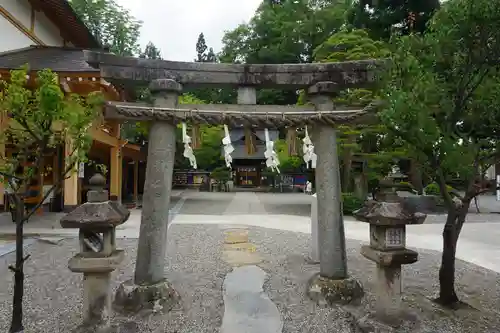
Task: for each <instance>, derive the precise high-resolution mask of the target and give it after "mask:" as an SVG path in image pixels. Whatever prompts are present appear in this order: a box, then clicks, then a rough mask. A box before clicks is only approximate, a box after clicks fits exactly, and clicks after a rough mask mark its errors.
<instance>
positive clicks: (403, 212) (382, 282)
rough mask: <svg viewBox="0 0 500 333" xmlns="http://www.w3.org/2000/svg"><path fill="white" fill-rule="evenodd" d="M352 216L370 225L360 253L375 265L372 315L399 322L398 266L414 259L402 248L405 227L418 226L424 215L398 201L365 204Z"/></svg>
mask: <svg viewBox="0 0 500 333" xmlns="http://www.w3.org/2000/svg"><path fill="white" fill-rule="evenodd" d="M354 217H356V219H358V220H360V221H362V222H368V223H369V224H370V245H364V246H362V247H361V254H362V255H363V256H364V257H366V258H367V259H369V260H372V261H374V262H375V263H376V264H377V276H376V280H377V286H376V291H375V294H376V297H377V304H376V312H377V315H378V316H379V317H381V319H386V320H388V321H390V322H394V321H399V318H400V314H401V265H405V264H412V263H414V262H416V261H417V260H418V253H417V252H415V251H413V250H409V249H407V248H406V226H407V225H410V224H422V223H424V220H425V219H426V217H427V215H426V214H422V213H419V212H414V211H412V210H410V209H409V208H408V207H406V206H405V205H404V204H403V203H402V202H398V201H396V200H394V201H391V202H385V201H369V202H367V203H366V204H365V206H364V207H363V208H361V209H359V210H357V211H355V212H354Z"/></svg>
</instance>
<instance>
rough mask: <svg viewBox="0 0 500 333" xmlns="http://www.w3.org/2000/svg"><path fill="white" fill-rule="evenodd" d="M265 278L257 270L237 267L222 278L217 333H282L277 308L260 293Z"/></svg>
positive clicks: (253, 267)
mask: <svg viewBox="0 0 500 333" xmlns="http://www.w3.org/2000/svg"><path fill="white" fill-rule="evenodd" d="M265 278H266V273H265V272H264V271H263V270H262V269H261V268H259V267H257V266H244V267H238V268H235V269H233V271H232V272H231V273H229V274H227V275H226V279H225V280H224V317H223V318H222V326H221V329H220V333H235V332H238V333H281V332H282V330H283V321H282V320H281V315H280V313H279V311H278V308H277V307H276V305H275V304H274V303H273V302H272V301H271V300H270V299H269V297H268V296H267V295H266V294H265V293H264V291H263V289H262V286H263V284H264V281H265Z"/></svg>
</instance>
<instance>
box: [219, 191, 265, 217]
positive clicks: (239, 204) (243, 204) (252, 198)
mask: <svg viewBox="0 0 500 333" xmlns="http://www.w3.org/2000/svg"><path fill="white" fill-rule="evenodd" d="M266 213H267V212H266V209H265V208H264V205H263V204H262V203H261V201H260V200H259V197H258V195H257V194H256V193H254V192H237V193H235V194H234V197H233V199H232V200H231V202H230V203H229V206H228V207H227V208H226V210H225V211H224V213H223V215H239V214H266Z"/></svg>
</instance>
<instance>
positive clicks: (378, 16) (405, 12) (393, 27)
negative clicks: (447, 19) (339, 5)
mask: <svg viewBox="0 0 500 333" xmlns="http://www.w3.org/2000/svg"><path fill="white" fill-rule="evenodd" d="M352 2H353V5H352V6H351V8H350V9H349V11H348V13H347V21H348V23H349V24H350V25H352V26H354V27H356V28H362V29H366V30H367V31H369V32H370V36H371V37H372V38H374V39H377V40H379V39H384V40H389V38H390V37H391V35H394V34H396V35H407V34H409V33H411V32H414V33H422V32H424V31H425V29H426V24H427V22H428V21H429V19H430V18H431V17H432V15H433V14H434V12H435V11H436V10H437V9H439V7H440V4H439V0H409V1H394V0H380V1H372V0H357V1H352Z"/></svg>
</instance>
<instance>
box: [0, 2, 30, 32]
mask: <svg viewBox="0 0 500 333" xmlns="http://www.w3.org/2000/svg"><path fill="white" fill-rule="evenodd" d="M0 6H2V7H3V8H4V9H5V10H6V11H8V12H9V13H10V14H12V16H14V17H15V18H16V19H17V20H18V21H19V22H21V23H22V24H23V25H24V26H25V27H26V28H28V29H29V28H30V25H31V5H30V3H29V2H28V0H0ZM0 31H1V30H0ZM2 33H3V31H2Z"/></svg>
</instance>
